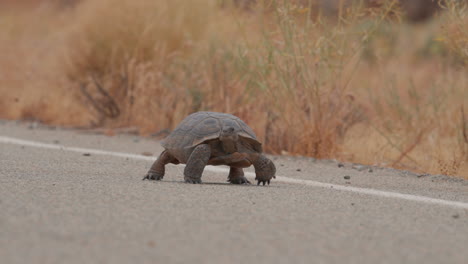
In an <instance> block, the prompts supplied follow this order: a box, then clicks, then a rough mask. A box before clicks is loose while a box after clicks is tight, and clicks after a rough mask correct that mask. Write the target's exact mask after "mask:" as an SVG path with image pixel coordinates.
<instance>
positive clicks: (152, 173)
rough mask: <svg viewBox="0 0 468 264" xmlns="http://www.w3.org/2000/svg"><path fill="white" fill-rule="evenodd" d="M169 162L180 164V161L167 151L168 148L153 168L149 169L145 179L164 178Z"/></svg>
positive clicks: (158, 179)
mask: <svg viewBox="0 0 468 264" xmlns="http://www.w3.org/2000/svg"><path fill="white" fill-rule="evenodd" d="M168 163H174V164H179V161H177V159H176V158H174V157H173V156H172V155H171V154H170V153H169V152H167V150H165V151H163V152H162V153H161V155H159V157H158V159H157V160H156V161H155V162H154V163H153V166H151V169H150V170H149V171H148V173H147V174H146V176H145V177H144V178H143V180H156V181H160V180H162V178H164V173H165V172H166V170H165V166H166V164H168Z"/></svg>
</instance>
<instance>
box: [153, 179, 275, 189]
mask: <svg viewBox="0 0 468 264" xmlns="http://www.w3.org/2000/svg"><path fill="white" fill-rule="evenodd" d="M157 182H160V183H178V184H184V185H197V184H189V183H186V182H184V181H177V180H162V181H157ZM199 185H215V186H216V185H218V186H233V187H240V188H249V187H255V188H257V187H269V188H281V186H277V185H274V186H273V185H257V184H254V183H252V184H232V183H229V182H203V183H202V184H199Z"/></svg>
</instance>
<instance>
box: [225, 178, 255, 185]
mask: <svg viewBox="0 0 468 264" xmlns="http://www.w3.org/2000/svg"><path fill="white" fill-rule="evenodd" d="M227 181H228V182H230V183H232V184H251V183H250V181H249V180H247V178H245V177H244V176H242V177H237V178H232V179H228V180H227Z"/></svg>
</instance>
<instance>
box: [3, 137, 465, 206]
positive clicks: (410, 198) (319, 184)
mask: <svg viewBox="0 0 468 264" xmlns="http://www.w3.org/2000/svg"><path fill="white" fill-rule="evenodd" d="M0 142H1V143H8V144H15V145H21V146H28V147H35V148H44V149H53V150H62V151H70V152H78V153H90V154H94V155H106V156H113V157H120V158H130V159H138V160H148V161H154V160H155V157H147V156H143V155H138V154H131V153H123V152H114V151H106V150H99V149H88V148H77V147H66V146H63V145H57V144H47V143H41V142H37V141H30V140H23V139H18V138H12V137H4V136H0ZM179 166H180V165H179ZM205 170H207V171H211V172H220V173H221V172H222V173H228V172H229V170H227V169H224V168H220V167H214V166H207V167H206V168H205ZM245 175H246V176H249V177H255V173H252V172H246V173H245ZM276 180H277V181H280V182H286V183H293V184H302V185H307V186H313V187H320V188H326V189H330V190H338V191H346V192H354V193H361V194H367V195H373V196H379V197H387V198H396V199H402V200H408V201H414V202H421V203H428V204H437V205H444V206H451V207H457V208H464V209H468V203H464V202H457V201H450V200H443V199H436V198H431V197H427V196H419V195H413V194H404V193H398V192H389V191H381V190H376V189H369V188H359V187H352V186H345V185H337V184H331V183H323V182H317V181H312V180H300V179H294V178H289V177H285V176H276Z"/></svg>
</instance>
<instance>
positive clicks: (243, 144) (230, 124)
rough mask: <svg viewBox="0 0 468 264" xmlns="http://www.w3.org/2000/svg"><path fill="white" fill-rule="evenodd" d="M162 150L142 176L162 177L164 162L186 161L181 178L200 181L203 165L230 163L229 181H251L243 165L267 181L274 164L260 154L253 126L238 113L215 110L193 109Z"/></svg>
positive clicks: (195, 181) (176, 162)
mask: <svg viewBox="0 0 468 264" xmlns="http://www.w3.org/2000/svg"><path fill="white" fill-rule="evenodd" d="M161 145H162V146H163V147H164V149H165V150H164V151H163V152H162V153H161V154H160V156H159V157H158V159H157V160H156V161H155V162H154V163H153V165H152V166H151V169H150V170H149V171H148V173H147V174H146V176H145V177H144V178H143V180H145V179H148V180H161V179H162V178H163V177H164V173H165V165H166V164H169V163H173V164H180V163H182V164H186V167H185V169H184V180H185V182H187V183H202V181H201V176H202V173H203V170H204V168H205V166H206V165H227V166H229V167H230V171H229V176H228V182H230V183H233V184H250V182H249V180H247V178H245V176H244V171H243V168H247V167H250V166H251V165H253V166H254V168H255V174H256V177H255V179H256V180H257V185H259V184H260V183H263V185H265V183H268V184H270V180H271V179H272V178H275V173H276V167H275V164H274V163H273V162H272V161H271V160H270V159H268V158H267V157H266V156H265V155H263V154H262V152H263V150H262V144H261V143H260V142H259V141H258V139H257V137H256V136H255V133H254V132H253V130H252V129H251V128H250V127H249V126H248V125H247V124H246V123H244V121H242V120H241V119H239V118H238V117H236V116H234V115H231V114H225V113H216V112H196V113H193V114H191V115H189V116H187V117H186V118H185V119H184V120H183V121H182V122H181V123H180V124H179V125H178V126H177V128H176V129H175V130H174V131H173V132H172V133H171V134H169V135H168V136H167V137H166V138H165V139H164V140H163V141H162V142H161Z"/></svg>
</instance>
